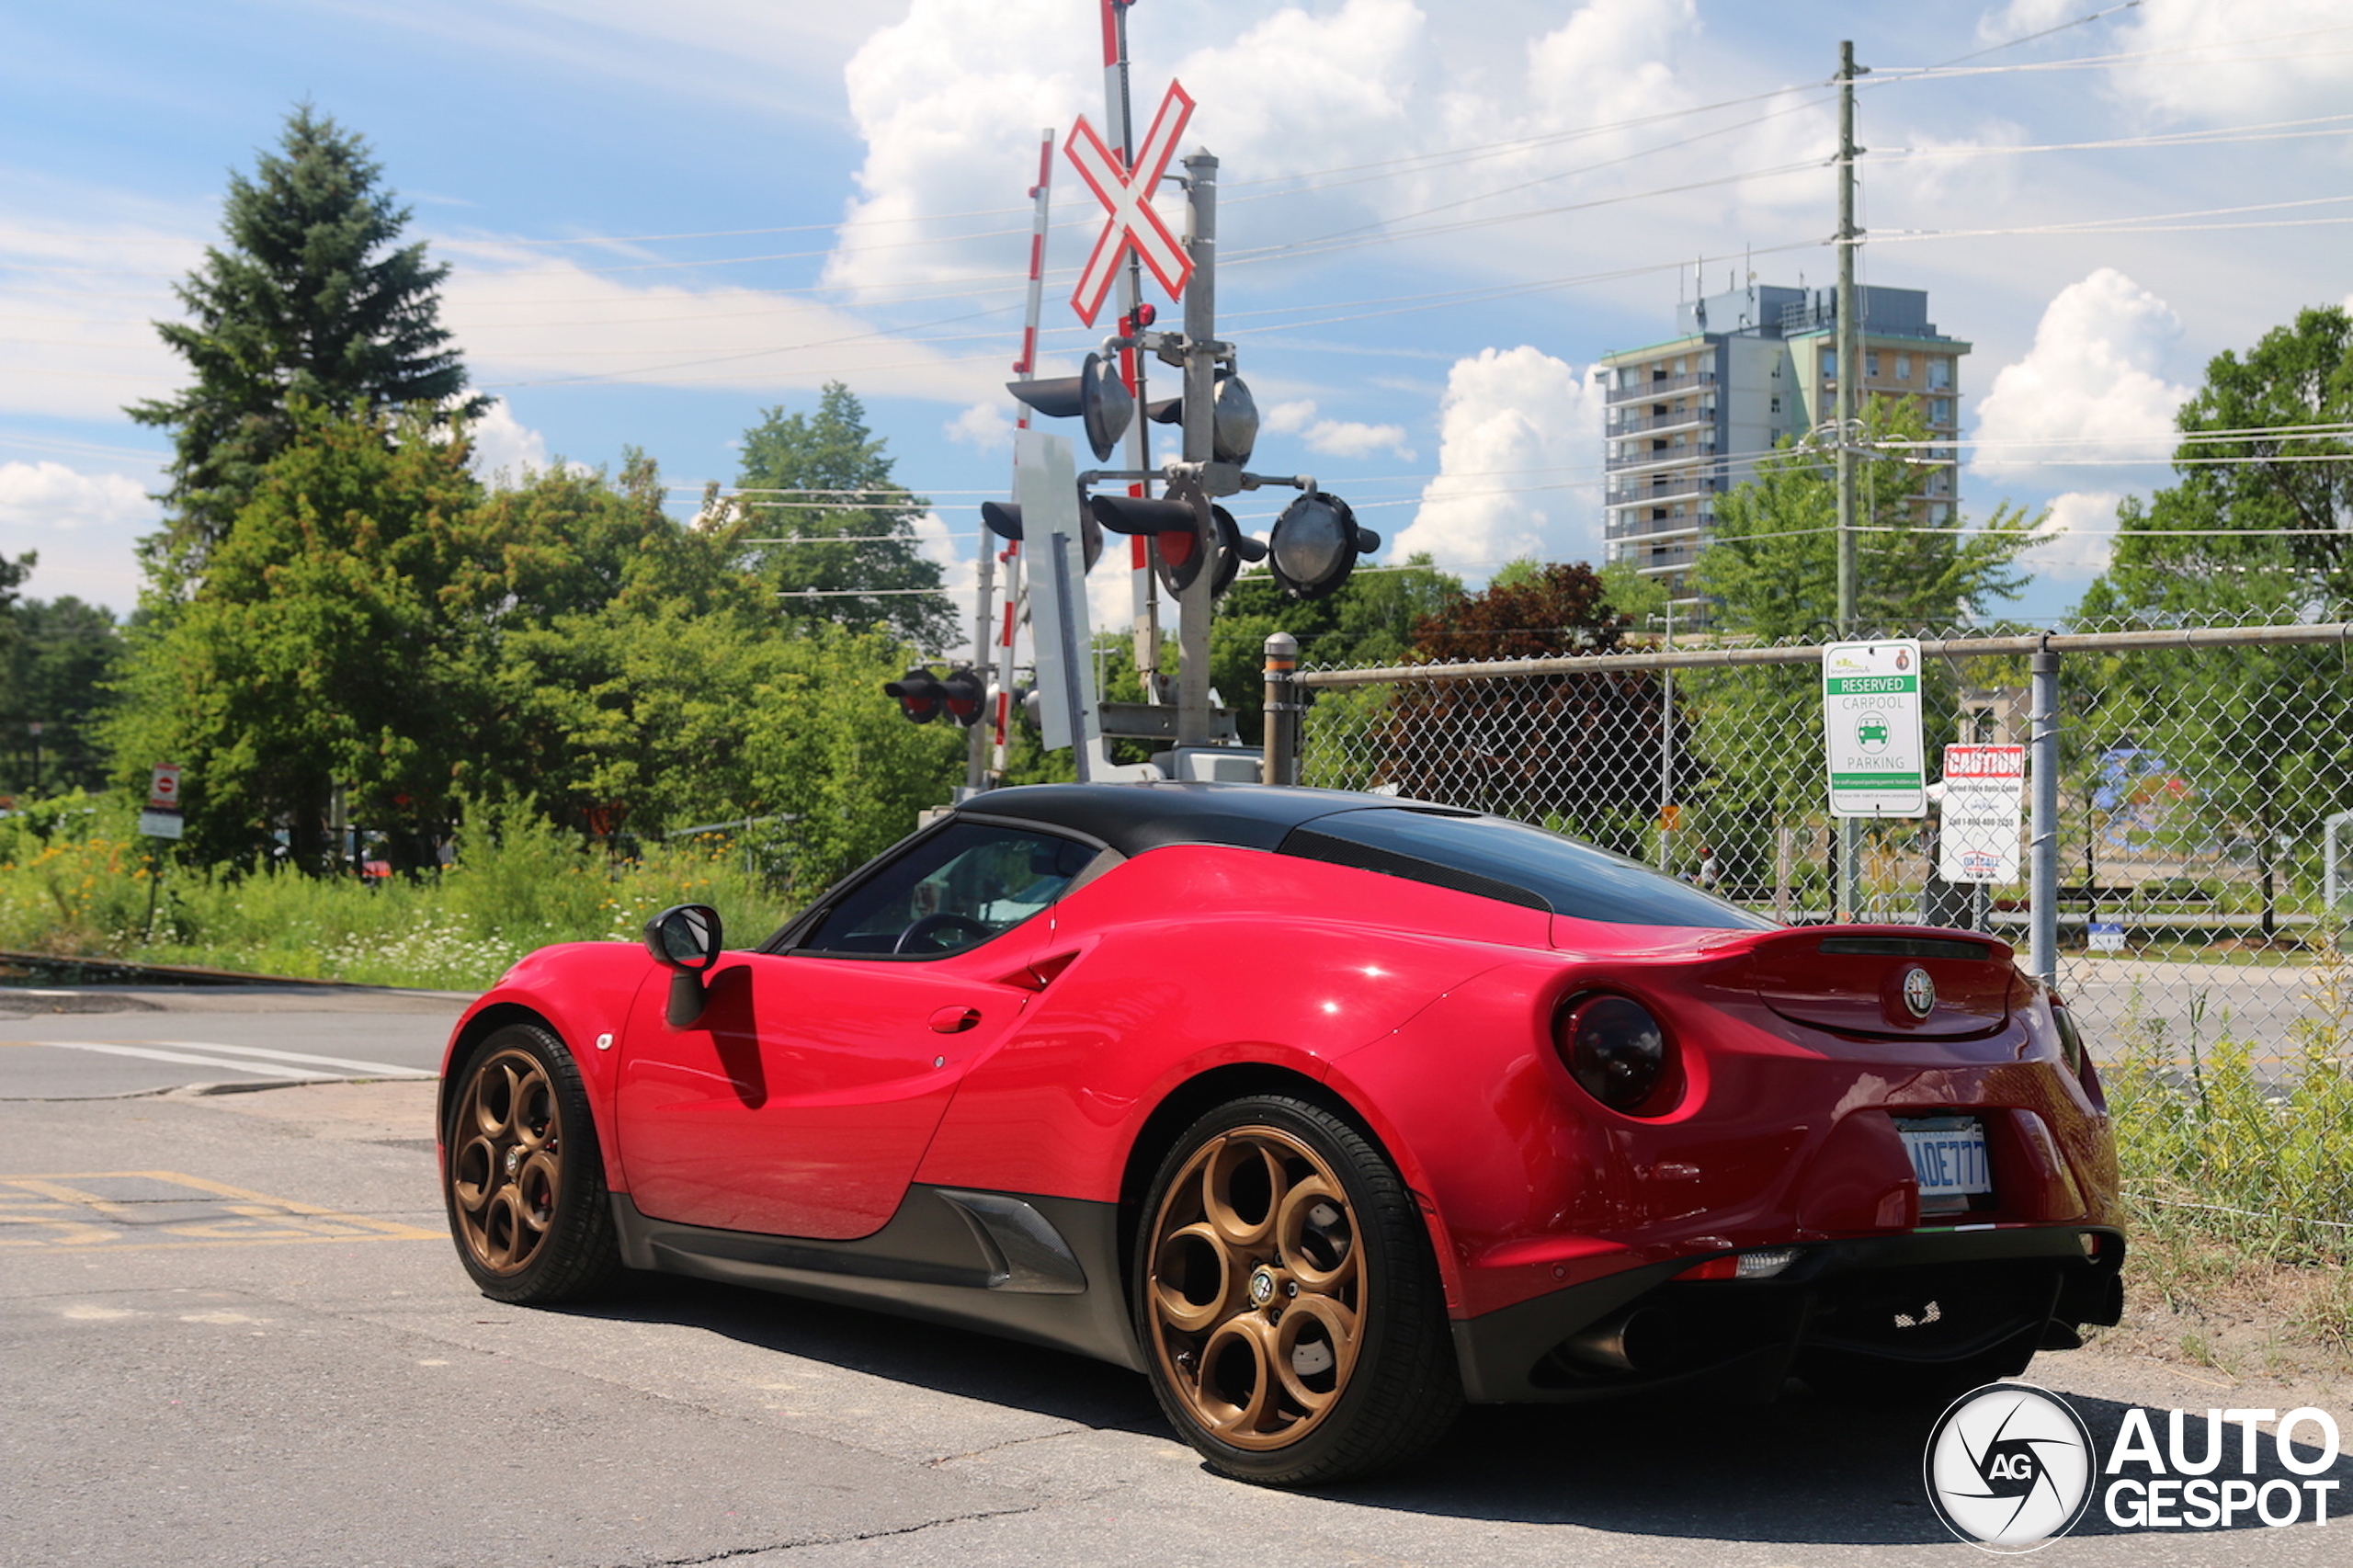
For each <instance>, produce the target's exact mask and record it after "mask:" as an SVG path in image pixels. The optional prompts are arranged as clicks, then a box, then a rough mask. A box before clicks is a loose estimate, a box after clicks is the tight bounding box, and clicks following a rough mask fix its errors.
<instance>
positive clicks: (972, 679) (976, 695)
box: [939, 665, 989, 730]
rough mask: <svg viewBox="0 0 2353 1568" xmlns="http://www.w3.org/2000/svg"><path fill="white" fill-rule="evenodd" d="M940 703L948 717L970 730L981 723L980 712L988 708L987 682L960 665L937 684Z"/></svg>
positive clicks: (970, 669) (968, 668) (965, 666)
mask: <svg viewBox="0 0 2353 1568" xmlns="http://www.w3.org/2000/svg"><path fill="white" fill-rule="evenodd" d="M939 689H940V692H941V693H942V695H941V698H940V701H941V703H942V705H943V706H945V707H946V708H947V710H948V716H949V718H950V719H953V720H955V721H956V722H958V723H960V724H961V725H963V726H964V727H965V728H966V729H968V730H969V729H971V728H972V726H973V725H975V724H977V723H979V722H981V711H982V710H983V709H984V708H986V707H987V706H988V698H989V687H988V682H986V681H984V680H983V679H982V678H981V677H980V676H978V675H975V674H974V673H973V672H972V668H971V667H970V666H969V665H958V666H957V667H956V668H954V669H952V670H949V672H948V675H947V676H946V678H944V679H942V680H941V681H940V682H939Z"/></svg>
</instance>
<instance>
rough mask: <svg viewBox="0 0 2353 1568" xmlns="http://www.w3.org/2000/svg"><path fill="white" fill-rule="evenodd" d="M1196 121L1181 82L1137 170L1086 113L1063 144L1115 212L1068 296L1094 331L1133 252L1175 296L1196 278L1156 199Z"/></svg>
mask: <svg viewBox="0 0 2353 1568" xmlns="http://www.w3.org/2000/svg"><path fill="white" fill-rule="evenodd" d="M1192 118H1193V100H1192V97H1191V96H1190V95H1188V93H1187V92H1186V91H1185V88H1184V86H1183V85H1182V84H1181V83H1176V82H1171V83H1169V84H1168V94H1167V96H1166V97H1164V98H1162V99H1161V100H1160V112H1159V113H1157V114H1155V115H1154V116H1153V117H1152V129H1151V130H1150V131H1145V132H1144V137H1143V143H1142V145H1141V146H1139V147H1138V148H1137V149H1136V163H1135V167H1134V169H1133V170H1131V169H1130V168H1129V167H1128V163H1127V160H1126V159H1125V158H1124V157H1122V156H1121V155H1120V152H1119V150H1118V149H1117V148H1114V147H1111V146H1109V145H1108V144H1106V143H1105V142H1104V140H1103V138H1102V137H1100V136H1098V135H1097V134H1096V131H1095V127H1093V126H1091V125H1089V124H1087V123H1086V116H1085V115H1081V116H1079V119H1078V123H1077V124H1076V125H1074V126H1073V127H1072V128H1071V132H1070V140H1069V141H1068V142H1064V143H1063V152H1064V153H1067V154H1069V157H1070V161H1071V162H1072V163H1073V164H1075V165H1077V166H1078V177H1079V178H1081V179H1083V180H1085V181H1086V185H1087V188H1088V189H1090V190H1092V191H1094V192H1095V199H1096V200H1097V201H1100V202H1101V203H1102V204H1103V205H1104V207H1105V209H1106V210H1108V212H1109V213H1110V216H1109V217H1108V218H1106V219H1104V221H1103V232H1102V233H1100V234H1099V235H1097V237H1096V240H1095V250H1094V253H1093V254H1092V255H1090V256H1088V257H1087V258H1086V267H1084V268H1082V269H1081V270H1080V272H1079V275H1078V287H1077V289H1076V290H1073V292H1072V294H1071V297H1070V305H1071V309H1073V310H1074V311H1076V312H1078V319H1079V320H1081V321H1083V322H1085V323H1086V324H1087V325H1089V326H1093V325H1094V324H1095V318H1096V316H1097V314H1098V313H1099V312H1101V311H1102V309H1103V296H1104V295H1106V294H1108V293H1109V292H1110V291H1111V280H1112V279H1113V278H1116V277H1118V276H1119V273H1120V259H1121V258H1122V257H1123V256H1126V255H1127V253H1128V251H1129V249H1130V247H1133V248H1134V250H1135V253H1136V255H1138V256H1142V258H1143V264H1144V265H1145V266H1146V267H1150V268H1152V275H1153V276H1154V278H1158V279H1159V280H1160V286H1161V287H1162V288H1163V289H1165V290H1168V292H1169V294H1170V296H1171V297H1172V298H1173V297H1174V296H1176V295H1178V294H1182V293H1183V292H1184V291H1185V284H1186V281H1187V280H1188V278H1191V277H1192V276H1193V258H1192V257H1191V256H1187V255H1186V254H1185V247H1184V245H1183V244H1180V243H1179V242H1178V240H1177V238H1176V235H1175V234H1173V233H1169V232H1168V225H1167V224H1165V223H1164V222H1161V221H1160V214H1159V213H1157V212H1155V211H1154V210H1153V207H1152V193H1153V192H1154V190H1156V189H1157V188H1159V186H1160V178H1161V176H1163V175H1165V174H1166V173H1167V172H1168V160H1169V159H1171V158H1173V157H1175V156H1176V139H1177V138H1178V137H1180V136H1182V135H1184V134H1185V122H1186V121H1187V120H1188V119H1192Z"/></svg>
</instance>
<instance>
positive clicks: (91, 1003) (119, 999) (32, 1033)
mask: <svg viewBox="0 0 2353 1568" xmlns="http://www.w3.org/2000/svg"><path fill="white" fill-rule="evenodd" d="M470 1001H472V994H460V993H457V992H438V991H386V990H379V989H376V988H372V987H370V988H364V989H363V988H359V987H352V988H349V989H345V988H342V987H332V988H331V987H326V986H319V987H290V986H203V987H195V986H188V987H179V988H170V987H153V988H139V987H73V988H65V987H55V988H41V989H35V988H27V987H0V1099H85V1098H99V1097H103V1096H114V1095H142V1094H153V1093H154V1092H156V1091H157V1090H160V1089H169V1088H175V1087H178V1086H181V1085H190V1084H222V1085H252V1086H255V1087H259V1086H262V1085H269V1084H289V1083H313V1082H322V1081H333V1080H337V1079H353V1078H396V1077H416V1076H425V1077H430V1076H432V1075H433V1074H436V1073H438V1072H439V1071H440V1067H441V1048H442V1047H443V1046H444V1045H446V1044H447V1043H448V1042H449V1027H450V1025H451V1024H453V1023H454V1022H455V1021H456V1020H457V1017H458V1015H459V1013H460V1012H461V1011H462V1010H463V1009H464V1007H465V1005H466V1004H467V1003H468V1002H470Z"/></svg>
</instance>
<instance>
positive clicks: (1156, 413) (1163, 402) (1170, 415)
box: [1144, 370, 1258, 463]
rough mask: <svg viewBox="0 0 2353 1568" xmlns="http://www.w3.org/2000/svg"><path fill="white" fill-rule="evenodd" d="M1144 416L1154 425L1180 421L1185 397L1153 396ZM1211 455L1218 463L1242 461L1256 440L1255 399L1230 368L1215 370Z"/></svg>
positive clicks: (1182, 417) (1145, 408)
mask: <svg viewBox="0 0 2353 1568" xmlns="http://www.w3.org/2000/svg"><path fill="white" fill-rule="evenodd" d="M1144 417H1145V418H1147V419H1150V420H1151V421H1152V422H1153V423H1154V424H1155V425H1182V424H1184V422H1185V400H1184V399H1183V398H1181V397H1164V398H1155V399H1154V400H1153V401H1152V402H1151V403H1146V404H1145V405H1144ZM1210 432H1211V435H1210V449H1211V457H1213V458H1215V459H1216V460H1218V461H1219V462H1222V463H1246V462H1248V461H1249V460H1250V453H1251V450H1252V449H1254V448H1256V446H1257V444H1258V401H1257V399H1256V398H1254V397H1252V396H1251V395H1250V387H1249V384H1248V383H1247V382H1245V381H1243V379H1242V378H1241V377H1240V376H1237V375H1235V374H1234V373H1233V371H1231V370H1220V371H1219V372H1218V373H1217V392H1216V397H1215V401H1214V402H1213V403H1212V404H1211V416H1210Z"/></svg>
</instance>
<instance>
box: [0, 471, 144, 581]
mask: <svg viewBox="0 0 2353 1568" xmlns="http://www.w3.org/2000/svg"><path fill="white" fill-rule="evenodd" d="M157 517H158V513H157V510H156V506H155V504H154V503H153V501H150V500H149V499H148V498H147V486H146V485H145V484H144V483H142V482H140V481H139V480H136V479H132V478H131V477H129V476H128V475H125V474H119V473H84V472H81V471H79V470H77V469H72V468H68V467H66V466H65V465H64V464H63V463H60V462H48V461H42V462H10V463H0V555H6V556H9V557H12V558H13V557H17V556H21V555H23V554H24V553H25V552H26V551H28V550H31V551H39V552H40V564H39V565H37V566H35V567H34V568H33V574H32V577H31V579H30V581H28V583H27V584H26V586H25V592H27V593H28V594H29V595H30V596H32V597H36V598H62V597H65V596H66V595H68V594H71V595H73V596H74V597H77V598H81V599H86V600H88V601H90V602H92V603H94V604H103V605H108V606H111V607H112V608H116V609H119V610H129V609H130V608H131V607H132V606H133V605H135V604H136V603H137V602H138V599H139V584H140V577H139V564H138V561H137V559H136V557H135V556H134V555H133V553H132V550H133V547H134V546H135V545H136V544H137V542H138V540H139V536H140V535H142V534H143V533H148V532H151V531H153V528H155V526H156V521H157Z"/></svg>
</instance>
